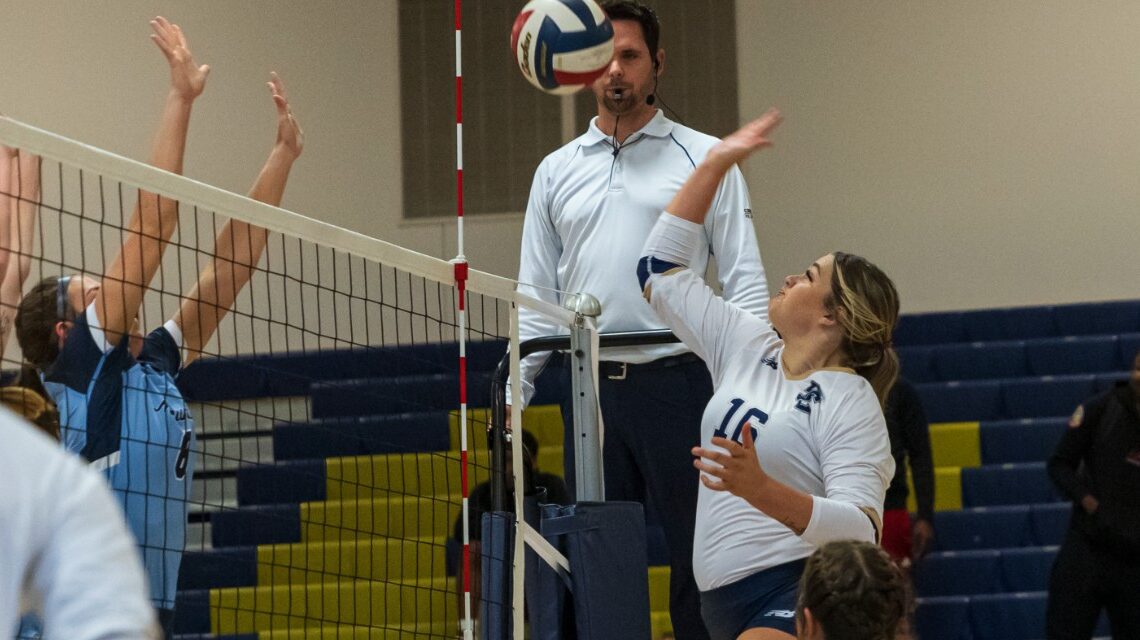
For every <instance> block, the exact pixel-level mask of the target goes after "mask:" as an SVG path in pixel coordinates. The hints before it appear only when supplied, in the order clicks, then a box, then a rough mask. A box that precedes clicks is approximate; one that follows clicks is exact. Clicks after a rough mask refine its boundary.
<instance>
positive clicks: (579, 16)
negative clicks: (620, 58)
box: [511, 0, 614, 95]
mask: <svg viewBox="0 0 1140 640" xmlns="http://www.w3.org/2000/svg"><path fill="white" fill-rule="evenodd" d="M511 51H512V52H513V53H514V56H515V60H516V61H517V63H518V66H519V70H520V71H522V74H523V77H525V78H526V79H527V81H528V82H530V83H531V84H532V85H534V86H536V87H538V88H539V89H542V90H543V91H545V92H547V93H553V94H558V95H565V94H568V93H574V92H575V91H578V90H579V89H581V88H582V87H585V86H587V85H589V84H590V83H592V82H593V81H594V80H596V79H597V78H598V76H600V75H602V73H603V72H604V71H605V70H606V65H608V64H609V62H610V58H611V57H612V56H613V51H614V28H613V25H612V24H610V20H609V18H607V17H606V14H605V12H604V11H602V8H601V7H599V6H598V3H597V2H595V1H594V0H531V1H530V2H528V3H527V4H526V6H525V7H523V8H522V11H520V12H519V15H518V18H516V19H515V24H514V28H513V29H512V30H511Z"/></svg>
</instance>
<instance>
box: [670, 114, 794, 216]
mask: <svg viewBox="0 0 1140 640" xmlns="http://www.w3.org/2000/svg"><path fill="white" fill-rule="evenodd" d="M782 119H783V118H782V117H781V116H780V112H779V111H777V110H776V109H769V110H768V112H767V113H765V114H764V115H762V116H760V117H759V118H757V119H756V120H753V121H752V122H749V123H748V124H746V125H744V126H743V127H741V128H739V129H737V130H736V131H735V132H733V133H732V134H731V135H729V136H728V137H727V138H725V139H724V140H721V141H720V142H719V143H717V144H716V145H715V146H714V147H713V148H712V149H710V150H709V152H708V155H706V156H705V159H704V160H703V161H702V162H701V163H700V164H699V165H697V168H696V169H694V170H693V173H692V174H690V175H689V178H688V180H686V181H685V184H684V185H682V187H681V190H680V191H678V192H677V195H675V196H673V200H672V201H671V202H670V203H669V206H668V207H666V208H665V210H666V211H668V212H669V213H671V214H672V215H674V216H677V217H678V218H681V219H682V220H687V221H689V222H695V223H697V224H703V223H704V221H705V214H706V213H707V212H708V210H709V207H710V206H712V201H713V197H714V196H715V195H716V192H717V187H718V186H719V185H720V183H721V180H723V179H724V176H725V174H727V173H728V172H729V170H730V169H732V167H733V166H734V165H736V163H737V162H740V161H741V160H744V159H745V158H747V157H748V156H750V155H752V154H753V153H755V152H756V151H758V150H760V149H763V148H764V147H767V146H771V144H772V141H771V140H770V139H769V138H768V134H770V133H771V132H772V130H773V129H775V128H776V126H777V125H779V124H780V121H781V120H782Z"/></svg>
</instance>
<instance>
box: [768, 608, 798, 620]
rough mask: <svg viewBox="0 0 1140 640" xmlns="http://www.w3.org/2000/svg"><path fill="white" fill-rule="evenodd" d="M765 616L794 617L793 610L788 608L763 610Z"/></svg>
mask: <svg viewBox="0 0 1140 640" xmlns="http://www.w3.org/2000/svg"><path fill="white" fill-rule="evenodd" d="M764 617H765V618H794V617H796V612H795V611H789V610H788V609H772V610H771V611H765V612H764Z"/></svg>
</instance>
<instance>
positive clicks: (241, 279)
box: [175, 73, 304, 364]
mask: <svg viewBox="0 0 1140 640" xmlns="http://www.w3.org/2000/svg"><path fill="white" fill-rule="evenodd" d="M268 85H269V91H270V94H271V95H272V97H273V104H274V106H275V107H276V109H277V139H276V141H275V142H274V143H273V148H272V149H271V150H270V152H269V157H268V158H267V159H266V161H265V165H264V166H263V167H262V168H261V173H259V174H258V176H257V180H256V181H255V182H254V184H253V188H251V189H250V191H249V197H250V198H253V199H254V200H260V201H261V202H264V203H266V204H271V205H273V206H278V205H280V204H281V198H282V196H283V195H284V193H285V184H286V182H287V181H288V180H289V172H290V170H291V169H292V168H293V162H294V161H296V160H297V158H298V157H299V156H300V155H301V150H302V148H303V147H304V136H303V134H302V132H301V127H300V125H298V124H297V120H296V118H294V117H293V111H292V109H290V107H289V100H288V98H287V97H286V94H285V85H284V84H283V83H282V82H281V78H279V77H278V76H277V74H276V73H272V74H270V81H269V83H268ZM267 236H268V232H267V231H266V230H265V229H263V228H261V227H258V226H255V225H251V224H249V223H246V222H241V221H239V220H229V221H227V222H226V224H225V225H224V226H223V227H222V230H221V231H219V232H218V237H217V238H216V239H215V241H214V259H213V260H212V261H211V262H210V264H209V265H207V266H206V268H205V269H203V271H202V273H201V274H200V275H199V276H198V282H197V284H195V285H194V288H193V289H192V290H191V291H190V294H189V295H187V296H186V298H185V299H184V300H183V302H182V305H181V307H180V308H179V311H178V315H177V316H176V318H175V321H176V322H177V323H178V326H179V328H180V329H181V330H182V336H183V340H184V346H185V351H186V360H185V363H186V364H189V363H191V362H193V361H194V360H195V359H197V358H198V357H199V356H200V355H201V354H202V349H203V348H204V347H205V346H206V344H207V343H208V342H209V341H210V338H212V337H213V335H214V333H215V332H216V331H217V329H218V325H219V324H220V323H221V321H222V319H223V318H224V317H225V316H226V314H227V313H229V310H230V307H232V306H233V304H234V301H235V300H236V299H237V295H238V294H239V293H240V292H241V290H242V289H243V288H244V287H245V285H246V284H247V283H248V282H249V280H250V278H251V277H252V276H253V271H254V269H255V268H256V267H257V263H258V261H260V260H261V254H262V252H263V251H264V250H265V244H266V240H267Z"/></svg>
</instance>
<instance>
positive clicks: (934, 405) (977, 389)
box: [914, 380, 1004, 422]
mask: <svg viewBox="0 0 1140 640" xmlns="http://www.w3.org/2000/svg"><path fill="white" fill-rule="evenodd" d="M914 388H915V390H916V391H918V394H919V396H920V397H921V398H922V406H923V408H924V409H926V418H927V420H929V421H930V422H963V421H973V420H997V419H1000V418H1002V417H1003V413H1004V412H1003V409H1002V387H1001V382H1000V381H996V380H967V381H962V382H931V383H926V384H916V385H915V386H914Z"/></svg>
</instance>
